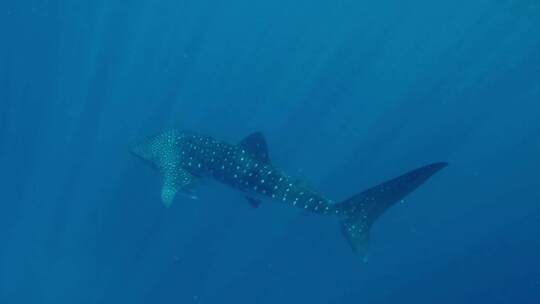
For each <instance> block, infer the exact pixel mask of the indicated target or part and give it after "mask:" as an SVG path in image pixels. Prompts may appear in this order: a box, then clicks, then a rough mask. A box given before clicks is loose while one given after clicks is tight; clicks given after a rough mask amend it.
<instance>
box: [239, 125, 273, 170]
mask: <svg viewBox="0 0 540 304" xmlns="http://www.w3.org/2000/svg"><path fill="white" fill-rule="evenodd" d="M238 146H240V147H241V148H243V149H245V150H246V151H247V152H249V153H250V154H252V155H253V157H255V158H256V159H257V160H259V161H261V162H264V163H267V164H269V163H270V156H269V155H268V146H267V145H266V139H264V135H262V133H261V132H255V133H251V134H250V135H248V136H247V137H245V138H244V139H242V141H241V142H240V143H239V144H238Z"/></svg>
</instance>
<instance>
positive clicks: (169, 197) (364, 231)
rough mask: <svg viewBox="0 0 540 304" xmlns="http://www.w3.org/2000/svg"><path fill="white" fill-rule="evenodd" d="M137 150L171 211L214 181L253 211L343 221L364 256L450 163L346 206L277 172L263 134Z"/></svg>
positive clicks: (183, 135) (156, 140) (164, 136)
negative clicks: (372, 237)
mask: <svg viewBox="0 0 540 304" xmlns="http://www.w3.org/2000/svg"><path fill="white" fill-rule="evenodd" d="M131 151H132V152H133V153H134V154H135V155H137V156H139V157H141V158H142V159H144V160H146V161H149V162H151V163H152V164H153V165H154V166H155V167H156V168H157V169H158V170H159V172H160V173H161V174H162V175H163V187H162V189H161V200H162V201H163V203H164V204H165V206H166V207H169V206H170V205H171V204H172V203H173V200H174V198H175V196H176V195H177V194H178V193H179V192H186V193H191V185H192V184H193V183H194V181H196V180H198V179H200V178H211V179H214V180H216V181H218V182H221V183H223V184H225V185H228V186H230V187H231V188H234V189H236V190H239V191H241V192H242V193H243V194H244V195H245V196H246V198H247V201H248V202H249V204H250V205H251V206H253V207H258V206H259V205H260V204H261V199H265V198H266V199H271V200H274V201H278V202H281V203H283V204H288V205H290V206H294V207H297V208H300V209H303V210H305V211H308V212H312V213H317V214H323V215H330V216H335V217H338V218H340V219H341V224H342V231H343V234H344V235H345V237H346V239H347V240H348V242H349V244H350V245H351V247H352V249H353V250H354V251H355V252H356V253H358V254H359V255H362V256H366V254H367V247H368V239H369V230H370V227H371V226H372V225H373V223H374V222H375V221H376V220H377V218H379V217H380V216H381V215H382V214H383V213H384V212H385V211H386V210H387V209H388V208H389V207H390V206H392V205H394V204H395V203H397V202H399V201H401V200H402V199H403V198H404V197H405V196H406V195H408V194H409V193H411V192H412V191H413V190H415V189H416V188H417V187H419V186H420V185H421V184H423V183H424V182H426V180H428V179H429V178H430V177H431V176H432V175H434V174H435V173H437V172H438V171H439V170H441V169H442V168H444V167H446V166H447V163H445V162H439V163H433V164H429V165H426V166H423V167H420V168H418V169H415V170H412V171H409V172H407V173H405V174H403V175H401V176H399V177H396V178H394V179H392V180H389V181H387V182H384V183H382V184H380V185H377V186H375V187H372V188H369V189H367V190H365V191H363V192H360V193H358V194H356V195H354V196H352V197H350V198H349V199H346V200H344V201H343V202H334V201H332V200H330V199H329V198H327V197H325V196H323V195H321V194H319V193H317V192H316V191H314V190H312V189H311V188H310V187H309V186H307V185H305V184H304V183H301V182H299V181H297V180H296V179H294V178H292V177H290V176H288V175H286V174H285V173H283V172H282V171H281V170H279V169H278V168H276V167H275V166H274V165H273V164H272V163H271V162H270V157H269V155H268V147H267V144H266V140H265V138H264V136H263V135H262V133H260V132H255V133H253V134H251V135H249V136H247V137H246V138H244V139H243V140H242V141H240V143H238V144H236V145H234V144H228V143H226V142H223V141H220V140H217V139H215V138H213V137H210V136H205V135H200V134H197V133H193V132H188V131H182V130H177V129H171V130H167V131H165V132H162V133H160V134H157V135H154V136H151V137H148V138H146V139H144V140H142V141H140V142H138V143H136V144H135V145H133V146H132V147H131ZM190 195H191V194H190Z"/></svg>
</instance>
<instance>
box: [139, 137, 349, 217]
mask: <svg viewBox="0 0 540 304" xmlns="http://www.w3.org/2000/svg"><path fill="white" fill-rule="evenodd" d="M149 149H151V152H149V153H146V155H158V156H160V157H157V158H155V157H154V158H153V159H152V161H154V162H156V164H157V166H158V168H159V169H160V171H161V172H162V173H163V175H164V179H165V182H164V189H166V190H164V191H165V192H166V194H165V195H164V197H163V195H162V198H163V199H164V202H165V203H166V204H167V205H170V203H171V202H172V198H171V196H174V194H175V193H176V191H175V190H174V189H175V188H179V189H181V188H182V187H183V186H187V185H189V183H191V181H192V179H193V177H194V176H197V177H206V178H213V179H215V180H217V181H219V182H221V183H224V184H226V185H228V186H231V187H232V188H234V189H237V190H240V191H241V192H243V193H245V194H246V195H249V196H255V197H266V198H268V199H272V200H275V201H278V202H281V203H284V204H288V205H291V206H294V207H297V208H301V209H304V210H307V211H310V212H314V213H319V214H329V213H339V210H338V208H336V204H335V203H334V202H333V201H332V200H330V199H328V198H326V197H324V196H322V195H320V194H318V193H316V192H315V191H313V190H311V189H310V188H308V187H306V186H305V185H304V184H302V183H299V182H297V181H296V180H294V179H293V178H291V177H290V176H288V175H286V174H284V173H283V172H282V171H280V170H279V169H277V168H275V167H274V166H273V165H271V164H269V163H267V162H264V161H261V160H260V159H259V158H257V157H256V156H255V155H254V154H253V153H252V152H251V151H248V150H247V149H246V148H244V147H242V146H240V145H231V144H228V143H225V142H223V141H219V140H217V139H214V138H212V137H209V136H203V135H198V134H194V133H190V132H185V131H179V130H170V131H167V132H165V133H162V134H160V135H158V137H157V138H153V139H152V140H151V144H150V148H149ZM139 153H141V152H139ZM145 158H148V156H146V157H145ZM162 193H163V192H162Z"/></svg>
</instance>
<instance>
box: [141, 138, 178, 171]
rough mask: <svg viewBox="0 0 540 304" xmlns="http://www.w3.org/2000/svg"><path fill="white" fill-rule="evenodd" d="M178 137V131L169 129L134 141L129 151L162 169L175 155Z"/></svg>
mask: <svg viewBox="0 0 540 304" xmlns="http://www.w3.org/2000/svg"><path fill="white" fill-rule="evenodd" d="M180 138H181V133H180V132H179V131H177V130H169V131H166V132H163V133H160V134H157V135H154V136H149V137H146V138H144V139H142V140H139V141H137V142H135V143H134V144H132V145H131V147H130V151H131V153H133V154H134V155H136V156H138V157H140V158H142V159H143V160H145V161H147V162H149V163H151V164H152V165H153V166H155V167H156V168H157V169H159V170H160V171H162V170H164V169H166V167H167V166H168V165H170V164H171V162H173V161H174V160H175V158H176V157H177V155H178V150H179V141H180Z"/></svg>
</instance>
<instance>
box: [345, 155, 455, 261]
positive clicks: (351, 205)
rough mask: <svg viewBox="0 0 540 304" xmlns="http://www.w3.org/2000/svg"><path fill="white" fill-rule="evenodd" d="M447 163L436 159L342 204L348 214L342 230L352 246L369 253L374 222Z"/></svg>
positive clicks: (360, 251)
mask: <svg viewBox="0 0 540 304" xmlns="http://www.w3.org/2000/svg"><path fill="white" fill-rule="evenodd" d="M446 166H447V163H442V162H441V163H434V164H430V165H427V166H424V167H421V168H418V169H415V170H412V171H410V172H407V173H405V174H403V175H401V176H399V177H396V178H394V179H392V180H390V181H387V182H385V183H382V184H380V185H377V186H375V187H373V188H370V189H367V190H366V191H364V192H361V193H359V194H356V195H355V196H353V197H351V198H349V199H347V200H345V201H344V202H343V203H341V204H339V207H340V211H342V214H345V218H344V220H343V223H342V225H343V226H342V230H343V234H344V235H345V237H346V238H347V240H348V241H349V244H350V245H351V247H352V248H353V250H354V251H355V252H356V253H357V254H359V255H362V256H364V257H365V256H366V255H367V249H368V240H369V230H370V228H371V226H372V225H373V223H374V222H375V221H376V220H377V218H379V216H381V215H382V214H383V213H384V211H386V210H387V209H388V208H389V207H390V206H392V205H394V204H395V203H396V202H399V201H400V200H402V199H403V198H404V197H405V196H407V195H408V194H409V193H411V192H412V191H414V190H415V189H416V188H418V187H419V186H420V185H422V184H423V183H424V182H425V181H426V180H428V179H429V178H430V177H431V176H432V175H433V174H435V173H437V172H438V171H439V170H441V169H442V168H444V167H446Z"/></svg>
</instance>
